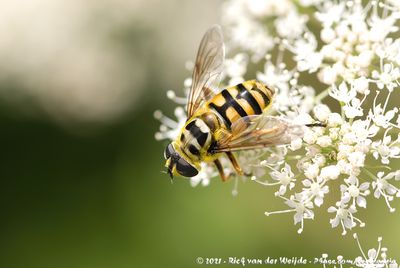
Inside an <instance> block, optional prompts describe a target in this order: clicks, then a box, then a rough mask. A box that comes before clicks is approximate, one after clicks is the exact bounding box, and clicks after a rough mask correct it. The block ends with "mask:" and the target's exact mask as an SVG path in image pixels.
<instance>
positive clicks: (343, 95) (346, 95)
mask: <svg viewBox="0 0 400 268" xmlns="http://www.w3.org/2000/svg"><path fill="white" fill-rule="evenodd" d="M329 95H330V96H331V97H332V98H334V99H337V100H338V101H341V102H344V103H346V104H347V103H349V102H350V101H351V100H353V99H354V98H355V96H356V95H357V91H356V90H355V89H353V88H350V89H349V88H348V86H347V84H346V83H345V82H342V83H340V85H339V87H336V85H333V86H332V90H331V91H330V92H329Z"/></svg>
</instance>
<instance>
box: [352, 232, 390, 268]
mask: <svg viewBox="0 0 400 268" xmlns="http://www.w3.org/2000/svg"><path fill="white" fill-rule="evenodd" d="M353 237H354V239H356V241H357V244H358V248H359V250H360V252H361V254H362V256H358V257H357V258H355V260H354V264H355V265H356V266H357V267H364V268H380V267H389V268H398V265H397V263H396V260H395V259H388V258H387V254H386V252H387V248H385V247H382V237H378V247H377V248H376V249H375V248H371V249H369V250H368V253H367V254H365V252H364V250H363V249H362V247H361V244H360V241H359V239H358V235H357V234H353Z"/></svg>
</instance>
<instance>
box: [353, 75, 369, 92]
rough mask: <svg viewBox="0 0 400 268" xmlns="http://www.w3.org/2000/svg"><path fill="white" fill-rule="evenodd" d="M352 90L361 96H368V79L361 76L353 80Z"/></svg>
mask: <svg viewBox="0 0 400 268" xmlns="http://www.w3.org/2000/svg"><path fill="white" fill-rule="evenodd" d="M353 88H354V89H355V90H356V91H357V92H358V93H361V94H364V95H368V94H369V92H370V91H369V82H368V79H367V78H365V77H364V76H361V77H359V78H357V79H355V80H354V82H353Z"/></svg>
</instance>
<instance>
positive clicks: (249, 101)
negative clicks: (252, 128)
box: [207, 80, 275, 129]
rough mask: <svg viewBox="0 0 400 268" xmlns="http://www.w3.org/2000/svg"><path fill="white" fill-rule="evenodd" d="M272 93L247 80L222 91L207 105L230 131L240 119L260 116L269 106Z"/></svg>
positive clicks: (261, 85) (258, 83) (265, 87)
mask: <svg viewBox="0 0 400 268" xmlns="http://www.w3.org/2000/svg"><path fill="white" fill-rule="evenodd" d="M274 93H275V91H274V90H273V89H271V88H269V87H267V86H266V85H264V84H262V83H260V82H257V81H255V80H249V81H246V82H243V83H240V84H238V85H236V86H233V87H229V88H227V89H224V90H222V91H221V92H220V93H218V94H217V95H215V96H214V97H213V98H212V99H211V100H210V101H209V102H208V104H207V105H208V107H209V108H210V109H211V110H212V111H214V113H216V114H217V116H218V117H219V118H221V119H222V121H223V124H224V125H225V126H226V127H227V128H228V129H230V128H231V125H232V124H233V123H234V122H235V121H236V120H238V119H239V118H241V117H245V116H248V115H257V114H261V113H262V112H263V110H264V109H266V108H267V107H268V106H269V105H270V104H271V100H272V97H273V95H274Z"/></svg>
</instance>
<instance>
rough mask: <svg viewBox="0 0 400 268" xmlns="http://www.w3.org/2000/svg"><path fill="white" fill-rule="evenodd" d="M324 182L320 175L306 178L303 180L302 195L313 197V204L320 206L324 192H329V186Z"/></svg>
mask: <svg viewBox="0 0 400 268" xmlns="http://www.w3.org/2000/svg"><path fill="white" fill-rule="evenodd" d="M324 184H325V180H324V179H323V178H322V177H317V179H316V180H309V179H306V180H304V181H303V185H304V186H305V187H306V188H303V191H302V192H303V195H304V196H305V197H307V198H308V199H310V200H311V199H314V204H315V205H316V206H317V207H320V206H321V205H322V203H323V202H324V196H325V194H327V193H329V187H328V186H327V185H324Z"/></svg>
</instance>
